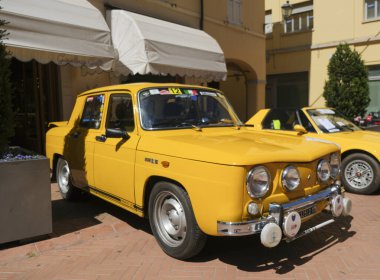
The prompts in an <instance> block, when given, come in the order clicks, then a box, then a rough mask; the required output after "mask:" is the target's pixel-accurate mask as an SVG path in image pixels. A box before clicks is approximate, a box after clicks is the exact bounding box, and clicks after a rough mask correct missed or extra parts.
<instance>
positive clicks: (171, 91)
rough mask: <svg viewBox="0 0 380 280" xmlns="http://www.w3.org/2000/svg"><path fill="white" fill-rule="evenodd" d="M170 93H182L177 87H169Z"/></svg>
mask: <svg viewBox="0 0 380 280" xmlns="http://www.w3.org/2000/svg"><path fill="white" fill-rule="evenodd" d="M169 91H170V93H171V94H182V92H181V90H180V89H179V88H169Z"/></svg>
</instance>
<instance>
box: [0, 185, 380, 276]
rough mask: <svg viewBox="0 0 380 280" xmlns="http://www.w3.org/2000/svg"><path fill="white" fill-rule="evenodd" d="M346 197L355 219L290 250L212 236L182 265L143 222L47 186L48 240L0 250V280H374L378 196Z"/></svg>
mask: <svg viewBox="0 0 380 280" xmlns="http://www.w3.org/2000/svg"><path fill="white" fill-rule="evenodd" d="M348 196H349V197H350V198H351V199H352V201H353V213H352V217H354V218H352V217H346V218H341V219H340V220H339V223H334V224H331V225H329V226H327V227H325V228H323V229H321V230H319V231H317V232H314V233H312V234H311V235H308V236H306V237H304V238H301V239H299V240H296V241H294V242H293V243H289V244H287V243H285V242H282V243H281V244H280V246H278V247H276V248H273V249H267V248H264V247H263V246H262V245H261V244H260V241H259V238H258V236H251V237H243V238H215V237H212V238H209V240H208V242H207V245H206V247H205V249H204V250H203V251H202V252H201V254H200V255H199V256H198V257H196V258H195V259H192V260H191V261H187V262H185V261H178V260H175V259H173V258H170V257H168V256H167V255H165V253H163V252H162V250H161V249H160V247H159V246H158V244H157V243H156V241H155V239H154V237H153V236H152V234H151V232H150V229H149V223H148V221H147V220H145V219H141V218H138V217H137V216H134V215H132V214H129V213H128V212H126V211H124V210H122V209H119V208H118V207H116V206H113V205H111V204H109V203H106V202H104V201H102V200H100V199H97V198H95V197H89V198H86V199H82V200H81V201H78V202H67V201H63V200H61V198H60V195H59V191H58V189H57V186H56V184H52V200H53V201H52V203H53V229H54V233H53V234H51V235H50V236H49V237H47V238H45V239H43V240H40V241H34V242H30V243H26V244H21V245H20V244H19V243H16V242H15V243H11V244H6V245H0V279H28V280H33V279H35V280H41V279H49V280H58V279H65V280H71V279H72V280H74V279H76V280H78V279H94V280H95V279H96V280H102V279H112V280H113V279H226V280H227V279H266V280H270V279H307V280H311V279H320V280H325V279H334V280H335V279H380V276H379V275H380V265H379V264H378V262H379V260H380V238H379V237H380V201H379V199H380V197H379V195H378V194H377V195H373V196H358V195H352V194H348Z"/></svg>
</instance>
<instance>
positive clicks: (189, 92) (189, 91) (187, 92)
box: [183, 89, 198, 95]
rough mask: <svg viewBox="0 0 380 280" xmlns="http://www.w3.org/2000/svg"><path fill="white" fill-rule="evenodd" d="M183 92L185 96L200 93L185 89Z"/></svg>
mask: <svg viewBox="0 0 380 280" xmlns="http://www.w3.org/2000/svg"><path fill="white" fill-rule="evenodd" d="M183 91H184V93H185V94H189V95H198V92H197V91H196V90H193V89H185V90H183Z"/></svg>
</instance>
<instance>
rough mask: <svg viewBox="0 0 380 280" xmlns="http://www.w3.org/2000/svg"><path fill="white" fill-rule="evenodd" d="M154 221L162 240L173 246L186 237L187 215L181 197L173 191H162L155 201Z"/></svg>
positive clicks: (180, 242)
mask: <svg viewBox="0 0 380 280" xmlns="http://www.w3.org/2000/svg"><path fill="white" fill-rule="evenodd" d="M153 211H154V214H153V215H154V223H155V226H156V228H157V231H158V234H159V235H160V237H161V239H162V241H163V242H164V243H165V244H166V245H168V246H171V247H177V246H179V245H180V244H182V242H183V240H184V239H185V237H186V225H187V223H186V216H185V212H184V210H183V207H182V204H181V202H180V201H179V199H178V198H177V197H176V196H175V195H174V194H173V193H171V192H168V191H166V192H161V193H160V194H159V195H158V196H157V197H156V199H155V201H154V209H153Z"/></svg>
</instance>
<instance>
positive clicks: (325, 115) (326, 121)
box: [307, 108, 361, 133]
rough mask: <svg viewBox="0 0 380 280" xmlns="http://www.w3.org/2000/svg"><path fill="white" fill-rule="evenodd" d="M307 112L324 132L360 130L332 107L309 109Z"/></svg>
mask: <svg viewBox="0 0 380 280" xmlns="http://www.w3.org/2000/svg"><path fill="white" fill-rule="evenodd" d="M307 113H308V114H309V116H310V117H311V118H312V120H313V121H314V123H315V124H316V125H317V126H318V128H319V129H320V130H321V131H322V132H324V133H335V132H343V131H355V130H361V129H360V128H359V127H357V126H356V125H354V124H353V123H352V122H351V121H350V120H348V119H347V118H346V117H344V116H343V115H342V114H340V113H339V112H337V111H335V110H333V109H329V108H324V109H309V110H307Z"/></svg>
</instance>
